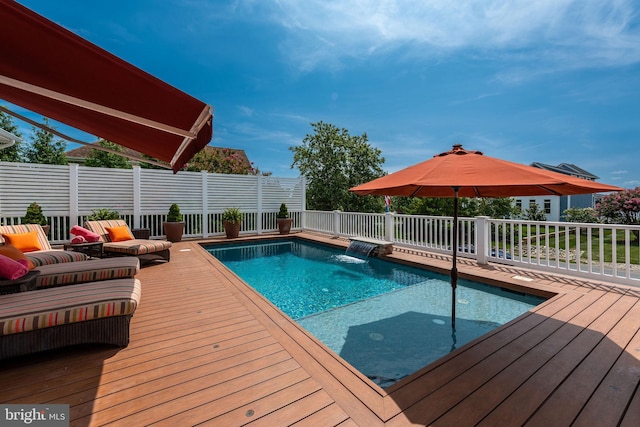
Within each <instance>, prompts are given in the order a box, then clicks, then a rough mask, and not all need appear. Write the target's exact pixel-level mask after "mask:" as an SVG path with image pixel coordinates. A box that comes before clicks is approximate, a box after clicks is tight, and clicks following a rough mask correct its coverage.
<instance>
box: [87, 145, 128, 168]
mask: <svg viewBox="0 0 640 427" xmlns="http://www.w3.org/2000/svg"><path fill="white" fill-rule="evenodd" d="M98 144H99V145H100V146H101V147H104V148H108V149H110V150H114V151H118V152H121V153H124V147H123V146H121V145H118V144H116V143H114V142H111V141H107V140H104V139H102V140H100V141H99V142H98ZM84 164H85V166H90V167H93V168H115V169H131V168H132V166H131V162H129V159H128V158H126V157H123V156H119V155H117V154H115V153H110V152H108V151H102V150H96V149H95V148H94V149H92V150H91V153H89V155H88V156H87V159H86V160H85V163H84Z"/></svg>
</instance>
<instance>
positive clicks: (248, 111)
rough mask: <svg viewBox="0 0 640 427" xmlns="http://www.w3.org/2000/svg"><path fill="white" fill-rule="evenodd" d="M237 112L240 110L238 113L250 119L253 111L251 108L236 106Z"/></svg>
mask: <svg viewBox="0 0 640 427" xmlns="http://www.w3.org/2000/svg"><path fill="white" fill-rule="evenodd" d="M238 110H240V112H241V113H242V114H243V115H245V116H249V117H251V116H253V114H254V111H253V109H252V108H249V107H247V106H245V105H239V106H238Z"/></svg>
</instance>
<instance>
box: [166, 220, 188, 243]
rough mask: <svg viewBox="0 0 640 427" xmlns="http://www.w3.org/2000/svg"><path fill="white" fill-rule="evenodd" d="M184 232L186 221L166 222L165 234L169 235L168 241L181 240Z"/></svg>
mask: <svg viewBox="0 0 640 427" xmlns="http://www.w3.org/2000/svg"><path fill="white" fill-rule="evenodd" d="M182 233H184V222H165V223H164V234H165V235H166V236H167V240H168V241H170V242H174V243H175V242H179V241H181V240H182Z"/></svg>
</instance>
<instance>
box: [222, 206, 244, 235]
mask: <svg viewBox="0 0 640 427" xmlns="http://www.w3.org/2000/svg"><path fill="white" fill-rule="evenodd" d="M241 224H242V212H240V209H238V208H227V209H225V211H224V212H223V213H222V225H223V226H224V232H225V234H226V235H227V239H235V238H237V237H238V235H239V234H240V225H241Z"/></svg>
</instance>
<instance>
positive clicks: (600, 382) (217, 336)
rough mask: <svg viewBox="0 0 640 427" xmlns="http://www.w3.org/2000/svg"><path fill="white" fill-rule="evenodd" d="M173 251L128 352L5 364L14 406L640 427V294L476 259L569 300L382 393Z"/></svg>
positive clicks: (106, 412) (112, 415) (184, 250)
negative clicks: (573, 423)
mask: <svg viewBox="0 0 640 427" xmlns="http://www.w3.org/2000/svg"><path fill="white" fill-rule="evenodd" d="M272 237H273V236H272ZM299 237H303V238H306V239H311V240H319V241H322V242H326V243H331V244H335V243H336V242H337V241H336V240H335V239H330V238H327V237H318V236H313V235H309V234H305V235H301V236H299ZM337 243H338V244H340V245H341V246H344V247H346V245H347V244H348V242H339V241H338V242H337ZM171 250H172V255H171V258H172V260H171V262H170V263H164V264H163V263H158V264H155V265H149V266H146V267H144V268H143V269H142V270H141V272H140V274H139V276H138V277H139V278H140V280H141V282H142V284H143V291H142V300H141V304H140V306H139V308H138V310H137V311H136V313H135V315H134V317H133V321H132V325H131V342H130V344H129V346H128V347H127V348H124V349H117V348H112V347H105V346H78V347H73V348H68V349H63V350H56V351H52V352H48V353H43V354H39V355H31V356H25V357H22V358H18V359H13V360H8V361H3V362H0V384H1V385H2V392H1V393H0V402H2V403H11V402H13V403H67V404H69V405H70V408H71V418H72V420H71V425H73V426H99V425H131V426H134V425H136V426H137V425H149V424H155V425H169V424H172V425H193V424H199V423H204V425H225V426H227V425H229V426H233V425H245V424H249V425H268V426H272V425H278V426H279V425H297V426H319V425H322V426H325V425H328V426H342V427H349V426H358V425H360V426H366V427H375V426H382V425H389V426H392V425H393V426H404V425H412V424H416V425H425V424H427V423H433V424H434V425H460V426H466V425H487V426H490V425H505V426H510V425H514V426H516V425H525V424H526V425H531V426H545V427H548V426H550V425H553V426H564V425H570V424H571V423H572V422H576V423H577V425H580V424H582V425H616V424H618V423H620V425H622V426H636V425H638V421H639V420H640V397H639V395H640V393H639V392H638V385H639V384H640V291H639V290H638V289H630V288H629V287H626V288H625V287H619V286H615V285H613V284H607V283H592V282H587V281H584V280H580V279H576V278H571V277H565V276H554V275H551V274H546V273H541V272H533V271H527V270H522V269H517V268H514V267H511V266H499V265H490V266H478V265H476V264H475V263H474V262H473V261H472V260H464V259H463V260H461V263H460V266H459V269H460V274H461V276H464V277H471V278H474V277H475V278H480V279H483V280H485V281H489V282H492V283H499V284H501V285H502V284H504V286H506V287H511V288H513V289H516V290H522V289H523V288H527V287H528V286H533V287H534V288H535V289H534V290H533V291H534V292H537V293H539V294H543V295H547V296H549V295H551V294H553V293H556V294H557V295H556V296H553V297H552V298H550V299H549V300H547V301H546V302H544V303H543V304H541V305H539V306H538V307H536V308H534V309H532V310H531V311H530V312H528V313H526V314H525V315H523V316H520V317H519V318H518V319H515V320H513V321H512V322H509V323H508V324H507V325H504V326H503V327H501V328H499V329H496V330H494V331H492V332H491V333H489V334H487V335H485V336H483V337H481V338H479V339H477V340H474V341H472V342H470V343H468V344H466V345H464V346H462V347H460V348H459V349H457V350H456V351H455V352H453V353H451V354H449V355H447V356H445V357H444V358H442V359H440V360H438V361H436V362H434V363H432V364H431V365H429V366H427V367H425V368H424V369H422V370H421V371H419V372H417V373H415V374H413V375H411V376H409V377H407V378H406V379H405V380H403V381H402V382H400V383H398V384H396V385H394V386H392V387H390V388H389V389H388V390H383V389H381V388H379V387H378V386H376V385H375V384H373V383H372V382H371V381H369V380H368V379H367V378H366V377H365V376H363V375H362V374H360V373H359V372H357V371H356V370H355V369H354V368H353V367H351V366H350V365H349V364H348V363H346V362H345V361H344V360H342V359H341V358H340V357H338V356H337V355H336V354H334V353H333V352H331V351H330V350H328V349H327V348H326V347H325V346H324V345H323V344H321V343H319V342H317V340H316V339H315V338H314V337H312V336H310V335H309V334H308V333H307V332H306V331H305V330H303V329H302V328H300V327H299V326H298V325H297V324H296V323H295V322H293V321H292V320H291V319H289V318H288V317H286V316H284V315H282V314H281V313H280V312H279V310H277V309H276V308H275V307H273V305H272V304H270V303H269V302H267V301H266V300H264V299H263V298H262V297H261V296H259V295H257V294H256V293H255V292H254V291H253V290H252V289H250V288H248V287H247V286H246V285H245V284H244V283H243V282H242V281H241V280H240V279H239V278H238V277H237V276H235V275H234V274H233V273H231V272H230V271H229V270H227V269H226V268H225V267H224V266H222V265H221V264H220V263H219V262H217V260H215V259H213V258H212V257H211V256H210V255H209V254H207V253H206V251H204V250H202V248H201V247H200V246H199V245H198V244H197V242H180V243H178V244H175V245H174V247H173V248H172V249H171ZM393 257H394V258H403V259H404V262H407V263H414V264H415V263H423V264H427V265H429V266H431V267H432V268H434V269H436V270H439V271H444V270H446V267H447V265H448V263H449V262H450V261H449V260H448V258H447V257H446V256H443V255H441V254H436V255H433V254H428V253H423V252H420V251H414V250H405V249H402V248H396V252H394V254H393ZM517 276H526V277H530V278H533V279H534V280H533V281H532V282H529V283H523V282H522V281H519V280H518V279H517ZM514 277H516V278H514Z"/></svg>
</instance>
